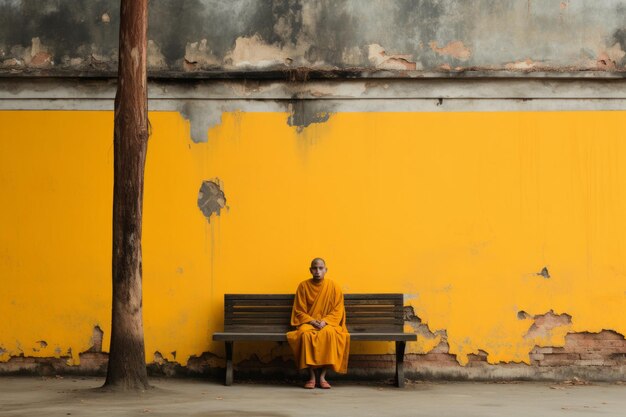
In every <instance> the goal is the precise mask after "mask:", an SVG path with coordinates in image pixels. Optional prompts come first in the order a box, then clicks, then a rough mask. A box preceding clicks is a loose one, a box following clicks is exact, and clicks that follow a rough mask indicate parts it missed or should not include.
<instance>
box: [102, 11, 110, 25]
mask: <svg viewBox="0 0 626 417" xmlns="http://www.w3.org/2000/svg"><path fill="white" fill-rule="evenodd" d="M100 20H101V21H102V23H111V16H109V14H108V13H102V16H101V17H100Z"/></svg>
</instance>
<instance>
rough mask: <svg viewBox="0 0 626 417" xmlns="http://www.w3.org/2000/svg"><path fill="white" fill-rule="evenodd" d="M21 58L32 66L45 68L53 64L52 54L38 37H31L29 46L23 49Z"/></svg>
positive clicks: (27, 64)
mask: <svg viewBox="0 0 626 417" xmlns="http://www.w3.org/2000/svg"><path fill="white" fill-rule="evenodd" d="M22 59H23V61H24V64H25V65H26V66H29V67H34V68H47V67H50V66H52V65H54V61H52V54H51V53H50V51H48V48H47V47H45V46H44V45H43V44H42V43H41V40H40V39H39V38H38V37H35V38H32V39H31V45H30V47H29V48H26V49H24V50H23V53H22Z"/></svg>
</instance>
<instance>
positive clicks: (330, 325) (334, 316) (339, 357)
mask: <svg viewBox="0 0 626 417" xmlns="http://www.w3.org/2000/svg"><path fill="white" fill-rule="evenodd" d="M312 320H320V321H321V320H324V321H325V322H326V323H327V325H326V327H324V328H323V329H322V330H318V329H317V328H316V327H314V326H312V325H311V324H309V322H310V321H312ZM291 325H292V326H296V327H297V330H294V331H291V332H288V333H287V341H288V342H289V345H290V346H291V349H292V350H293V353H294V356H295V358H296V364H297V366H298V369H303V368H307V367H310V366H311V367H319V366H331V367H332V369H333V370H334V371H335V372H339V373H346V372H347V371H348V354H349V352H350V334H349V333H348V329H347V328H346V311H345V308H344V304H343V292H342V291H341V288H339V285H337V284H336V283H335V282H333V281H331V280H329V279H328V278H324V279H323V280H322V281H321V282H317V281H316V280H315V279H313V278H311V279H308V280H306V281H303V282H301V283H300V285H299V286H298V290H297V291H296V296H295V298H294V301H293V309H292V310H291Z"/></svg>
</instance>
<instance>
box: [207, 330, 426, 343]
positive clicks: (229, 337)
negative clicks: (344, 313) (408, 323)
mask: <svg viewBox="0 0 626 417" xmlns="http://www.w3.org/2000/svg"><path fill="white" fill-rule="evenodd" d="M213 340H215V341H262V340H264V341H269V342H283V341H287V336H285V334H284V333H277V332H267V333H264V332H256V333H254V332H227V333H226V332H220V333H214V334H213ZM350 340H352V341H355V342H358V341H381V342H385V341H390V342H392V341H396V340H399V341H414V340H417V335H415V334H414V333H397V332H396V333H385V332H370V333H352V334H350Z"/></svg>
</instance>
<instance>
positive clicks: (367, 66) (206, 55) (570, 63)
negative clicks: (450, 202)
mask: <svg viewBox="0 0 626 417" xmlns="http://www.w3.org/2000/svg"><path fill="white" fill-rule="evenodd" d="M118 14H119V1H117V0H89V1H88V0H0V74H2V75H9V76H10V75H24V74H32V75H70V76H73V75H91V76H110V75H111V74H112V73H113V72H114V71H115V69H116V59H117V31H118V25H119V18H118ZM625 16H626V0H601V1H598V0H541V1H539V0H474V1H467V0H230V1H226V0H158V1H152V2H151V7H150V31H149V32H150V33H149V39H150V42H149V62H150V68H151V71H152V75H153V76H156V77H172V76H174V77H179V76H183V77H198V76H222V77H224V76H226V77H230V76H240V75H241V76H246V77H250V76H253V75H257V76H272V74H273V75H278V74H284V73H286V74H287V77H296V78H298V77H299V78H302V77H306V76H311V77H319V76H322V77H326V76H352V77H358V76H369V75H371V74H373V73H374V74H377V75H378V76H420V75H425V74H430V75H442V76H448V75H450V74H453V75H454V74H464V73H467V72H472V73H477V74H487V75H489V74H496V73H508V72H531V71H541V72H552V73H554V72H580V71H585V72H589V71H590V72H592V75H593V74H598V75H601V74H600V73H598V72H605V73H606V72H608V73H610V74H613V75H616V76H621V74H623V73H624V71H625V70H626V59H625V55H626V54H625V52H624V49H626V19H625ZM303 73H304V74H305V75H303ZM306 74H308V75H306ZM283 76H284V75H283Z"/></svg>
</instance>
